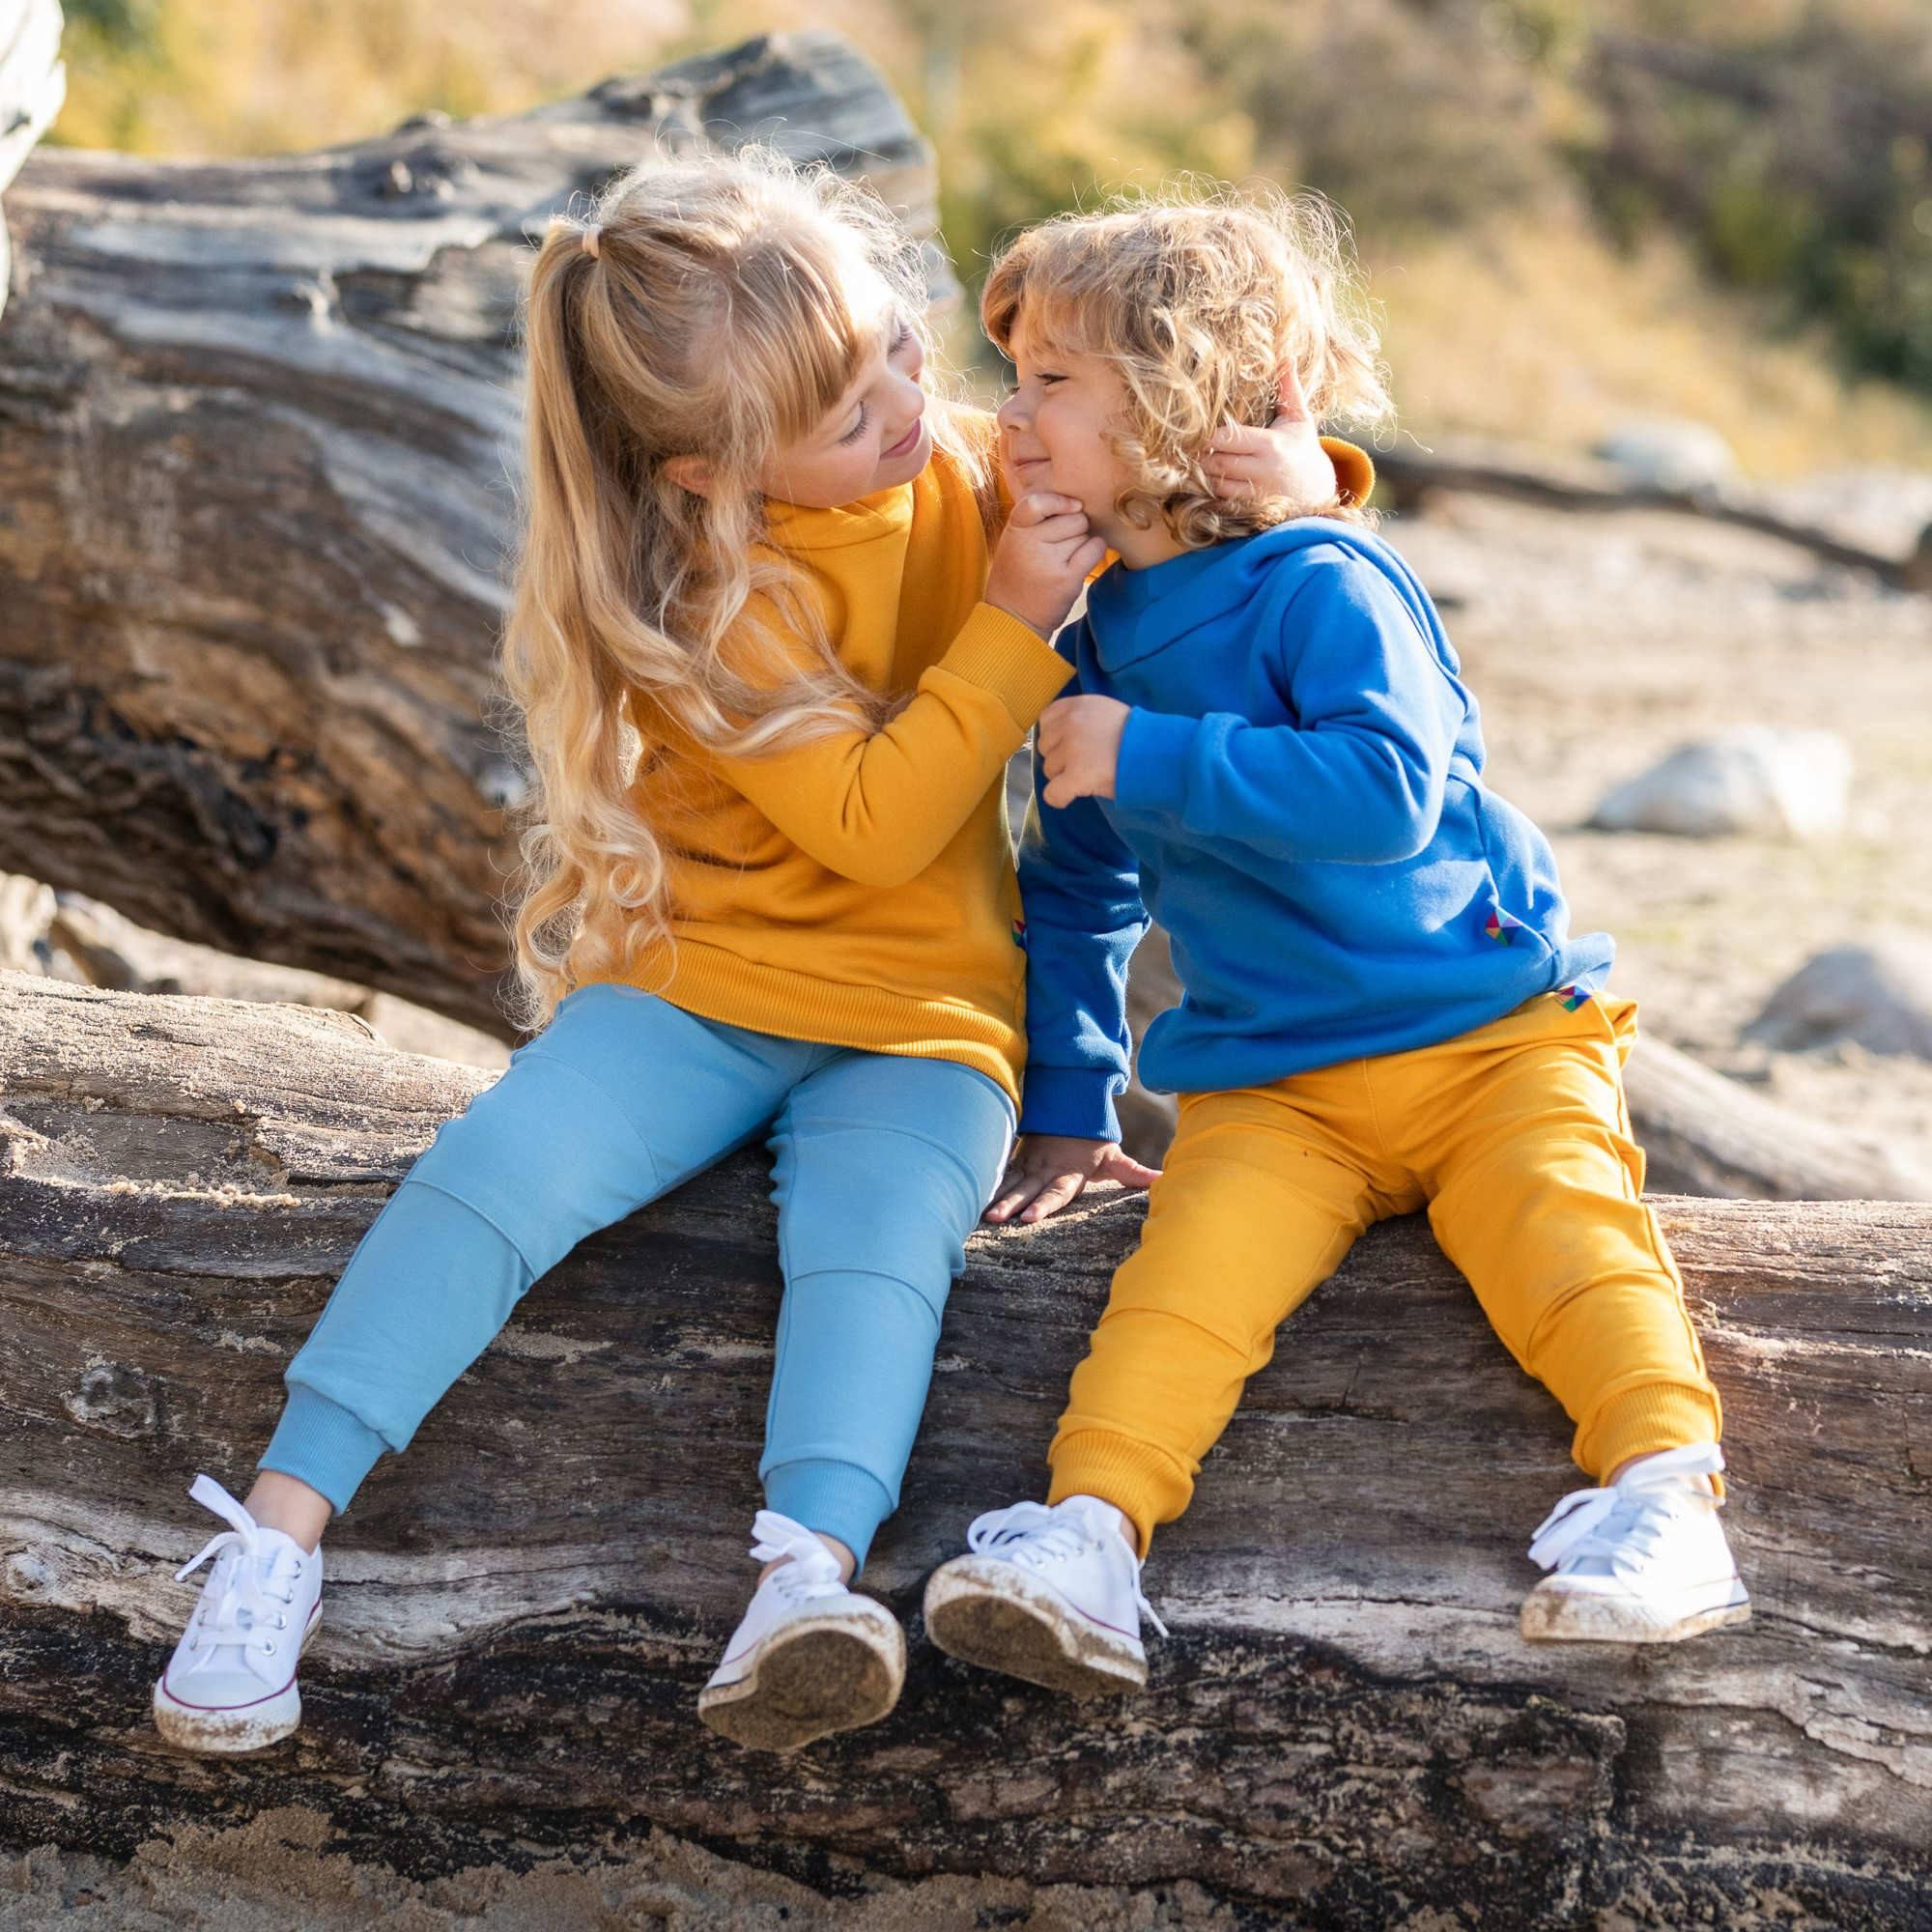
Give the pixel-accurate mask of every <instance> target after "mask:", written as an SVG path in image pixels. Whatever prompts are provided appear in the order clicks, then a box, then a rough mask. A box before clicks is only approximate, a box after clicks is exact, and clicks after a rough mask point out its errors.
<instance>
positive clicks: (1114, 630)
mask: <svg viewBox="0 0 1932 1932" xmlns="http://www.w3.org/2000/svg"><path fill="white" fill-rule="evenodd" d="M1321 547H1326V548H1328V549H1333V550H1341V551H1346V552H1347V553H1348V554H1350V556H1354V557H1358V558H1360V559H1361V561H1362V562H1364V563H1367V564H1371V565H1373V566H1374V568H1375V569H1377V570H1378V571H1379V572H1380V573H1381V574H1382V576H1383V577H1385V578H1386V579H1387V580H1388V582H1389V583H1390V585H1391V586H1392V587H1393V588H1394V590H1395V591H1396V593H1397V595H1398V596H1400V597H1401V598H1402V600H1403V602H1404V603H1405V604H1406V606H1407V607H1408V610H1409V612H1410V614H1411V615H1412V616H1413V617H1414V618H1415V621H1416V624H1417V626H1418V627H1419V628H1420V629H1421V631H1422V634H1423V636H1424V637H1426V638H1427V639H1429V641H1430V644H1431V646H1432V647H1433V648H1434V650H1435V656H1436V659H1437V661H1438V662H1439V663H1440V664H1441V666H1442V668H1443V669H1444V670H1446V671H1447V672H1448V673H1449V675H1450V676H1451V677H1459V676H1460V674H1461V671H1462V666H1461V664H1460V663H1459V662H1458V661H1457V657H1456V653H1455V650H1454V648H1453V647H1452V646H1451V644H1450V642H1449V639H1448V636H1447V634H1446V633H1445V632H1444V631H1443V629H1442V623H1441V619H1440V618H1438V617H1437V616H1436V614H1435V605H1434V604H1433V603H1431V602H1430V599H1429V595H1428V593H1427V592H1426V591H1425V590H1424V589H1423V587H1422V585H1421V584H1420V583H1419V582H1417V581H1416V578H1415V575H1414V573H1413V572H1412V571H1411V570H1410V569H1409V567H1408V565H1407V564H1406V563H1405V562H1404V561H1403V560H1402V558H1401V557H1400V556H1398V555H1397V554H1396V553H1395V552H1394V551H1392V550H1390V549H1389V547H1388V546H1387V545H1386V544H1385V543H1383V542H1381V541H1380V539H1379V538H1378V537H1376V536H1374V535H1372V534H1371V533H1370V532H1369V531H1368V530H1365V529H1364V528H1362V526H1360V525H1359V524H1350V523H1344V522H1342V521H1341V520H1340V519H1339V518H1335V517H1296V518H1295V519H1294V520H1293V522H1291V523H1286V524H1277V525H1275V526H1274V527H1273V528H1272V529H1267V530H1258V531H1257V532H1256V533H1255V534H1254V535H1253V536H1251V537H1234V538H1231V539H1230V540H1229V541H1228V542H1226V543H1218V544H1209V545H1208V548H1207V549H1205V550H1191V551H1187V552H1185V553H1183V554H1181V555H1179V556H1175V557H1170V558H1168V560H1167V561H1166V562H1165V563H1156V564H1153V565H1151V566H1150V567H1149V568H1148V569H1146V570H1129V569H1127V567H1126V566H1125V565H1124V564H1122V563H1118V562H1117V563H1115V564H1113V565H1112V566H1110V567H1109V568H1108V569H1107V570H1106V571H1105V572H1103V573H1102V574H1101V575H1100V576H1099V577H1098V578H1096V579H1095V580H1094V582H1093V584H1092V585H1090V586H1089V589H1088V592H1087V603H1088V609H1089V610H1090V611H1092V612H1093V614H1094V623H1093V626H1092V630H1093V635H1094V643H1095V645H1096V646H1097V648H1098V653H1099V658H1100V663H1101V665H1102V666H1103V667H1104V668H1106V669H1107V670H1108V671H1110V672H1112V671H1117V670H1120V669H1122V668H1124V667H1126V666H1127V665H1131V664H1137V663H1139V662H1140V661H1141V660H1142V659H1143V658H1148V657H1151V656H1152V655H1153V654H1154V653H1155V652H1156V651H1163V650H1167V649H1170V648H1171V647H1172V646H1174V645H1175V644H1179V643H1182V642H1184V641H1185V640H1186V639H1188V638H1189V637H1191V636H1193V635H1194V634H1195V633H1196V632H1199V631H1207V630H1219V629H1221V628H1222V627H1224V626H1225V625H1226V623H1227V622H1228V620H1229V618H1230V617H1232V616H1233V615H1235V614H1236V612H1238V611H1242V610H1243V609H1245V608H1247V607H1248V606H1250V605H1253V604H1255V603H1256V602H1257V600H1260V599H1267V600H1270V601H1273V600H1275V599H1278V598H1279V597H1280V596H1281V594H1282V589H1283V586H1284V585H1285V583H1287V582H1290V581H1292V578H1293V572H1292V571H1288V570H1284V568H1283V565H1284V563H1285V562H1286V561H1287V559H1288V558H1289V557H1291V556H1293V554H1295V553H1297V552H1301V551H1310V550H1315V549H1317V548H1321ZM1256 614H1257V615H1258V616H1259V615H1260V611H1257V613H1256Z"/></svg>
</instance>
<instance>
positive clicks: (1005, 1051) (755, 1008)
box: [616, 939, 1026, 1108]
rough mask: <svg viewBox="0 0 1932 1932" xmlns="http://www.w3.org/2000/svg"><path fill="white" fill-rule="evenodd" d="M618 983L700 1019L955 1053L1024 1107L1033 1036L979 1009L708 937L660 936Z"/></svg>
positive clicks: (885, 1049) (907, 1051) (940, 1054)
mask: <svg viewBox="0 0 1932 1932" xmlns="http://www.w3.org/2000/svg"><path fill="white" fill-rule="evenodd" d="M616 983H618V984H620V985H626V986H636V987H638V988H639V989H640V990H641V991H643V992H646V993H655V994H657V996H658V997H659V998H660V999H662V1000H668V1002H669V1003H670V1004H671V1005H672V1006H674V1007H681V1008H682V1009H684V1010H685V1011H686V1012H688V1013H696V1015H697V1017H698V1018H699V1019H704V1020H721V1021H723V1022H724V1024H725V1025H726V1026H736V1027H746V1028H749V1029H750V1030H751V1031H752V1032H753V1033H771V1034H779V1035H781V1036H782V1037H784V1038H786V1039H809V1040H814V1041H817V1042H819V1043H820V1044H822V1045H825V1046H854V1047H858V1048H860V1049H862V1050H863V1051H864V1052H867V1053H895V1054H898V1055H901V1056H902V1057H903V1058H905V1059H908V1060H953V1061H957V1062H958V1063H959V1065H962V1066H970V1067H971V1068H972V1069H973V1070H974V1072H976V1073H983V1074H984V1075H985V1076H986V1078H987V1079H988V1080H990V1081H991V1082H992V1083H993V1084H994V1086H996V1087H997V1088H999V1090H1000V1091H1001V1092H1002V1093H1003V1094H1006V1096H1007V1098H1008V1099H1009V1100H1010V1101H1011V1102H1012V1103H1013V1105H1014V1106H1015V1107H1016V1108H1017V1107H1018V1105H1019V1099H1020V1069H1021V1067H1022V1066H1023V1065H1025V1064H1026V1036H1025V1035H1024V1034H1023V1033H1021V1032H1020V1031H1019V1029H1018V1028H1017V1027H1012V1026H1008V1025H1006V1024H1004V1023H1003V1022H1001V1021H999V1020H997V1019H994V1018H993V1017H992V1016H991V1015H990V1014H988V1013H982V1012H980V1011H979V1010H978V1009H976V1008H973V1007H963V1006H953V1005H949V1004H944V1003H942V1002H939V1001H936V1000H914V999H908V998H907V997H906V996H905V995H904V994H902V993H889V992H885V991H882V990H881V989H880V988H878V987H876V986H839V985H835V984H833V983H832V981H830V980H814V979H812V978H810V976H809V975H807V974H803V973H800V972H797V971H796V970H794V969H793V968H790V967H785V966H761V965H756V964H754V963H753V962H752V961H751V960H747V959H741V958H739V957H738V955H737V954H736V953H735V952H725V950H724V949H723V948H722V947H718V946H707V945H705V944H704V943H703V941H701V940H696V939H679V940H678V941H677V943H676V945H675V947H672V946H671V945H670V944H669V943H668V942H665V941H660V942H659V943H658V944H657V945H656V946H652V947H649V948H647V949H646V950H645V951H644V952H643V953H642V955H641V956H640V957H639V960H638V963H637V964H636V966H635V967H633V968H632V970H631V972H630V973H628V974H627V975H625V976H624V978H623V979H621V980H618V981H617V982H616Z"/></svg>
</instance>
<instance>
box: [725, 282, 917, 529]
mask: <svg viewBox="0 0 1932 1932" xmlns="http://www.w3.org/2000/svg"><path fill="white" fill-rule="evenodd" d="M876 294H877V298H878V302H879V307H880V311H881V313H882V314H883V316H884V325H883V327H882V328H881V330H880V336H879V345H878V347H877V348H876V349H874V350H873V351H872V353H871V355H869V356H868V357H867V361H866V365H865V367H863V368H862V369H861V370H860V371H859V373H858V375H857V376H856V377H855V378H854V379H853V381H852V384H851V386H850V387H849V388H848V389H847V390H846V391H845V393H844V394H843V395H842V396H841V397H839V399H838V402H836V403H835V404H834V405H833V406H832V408H831V409H830V410H828V411H827V412H826V413H825V414H824V416H823V417H821V418H820V420H819V421H818V422H817V423H816V424H815V425H814V426H813V427H812V429H811V430H810V431H809V432H808V433H807V434H806V435H805V436H803V437H801V438H800V439H799V440H797V441H796V442H794V443H789V444H787V445H786V446H785V447H784V448H782V449H780V450H777V451H775V452H774V453H773V455H772V458H771V460H770V461H769V462H768V463H767V464H765V466H764V467H763V468H762V469H760V470H759V471H758V473H757V475H756V476H755V477H754V478H753V487H754V488H756V489H757V490H758V492H759V493H760V494H761V495H763V496H766V497H778V498H779V499H780V500H781V501H782V502H786V503H797V504H799V505H801V506H802V507H803V508H806V509H811V510H833V509H837V508H838V507H839V505H841V504H844V503H851V502H856V501H857V500H858V499H859V498H860V497H869V496H871V495H872V494H873V492H875V491H878V490H890V489H892V488H893V487H894V486H895V485H896V484H900V483H910V482H911V481H912V479H913V478H914V477H915V476H917V475H918V474H919V473H920V471H921V470H922V469H924V468H925V466H926V463H927V461H928V460H929V459H930V457H931V455H932V430H931V426H930V425H929V424H928V423H927V422H926V420H925V403H926V395H925V390H924V389H923V387H922V386H921V385H920V380H919V378H920V371H921V370H922V369H923V368H924V366H925V351H924V349H923V347H922V346H921V344H920V339H919V336H918V334H917V332H916V331H915V330H914V329H913V327H912V326H911V324H910V323H909V322H908V321H907V320H906V318H905V314H904V312H903V310H902V309H901V308H900V306H899V304H898V302H897V300H896V299H895V298H894V297H893V296H892V295H891V293H890V292H889V291H888V290H887V289H886V287H885V285H884V283H883V282H879V283H877V284H876Z"/></svg>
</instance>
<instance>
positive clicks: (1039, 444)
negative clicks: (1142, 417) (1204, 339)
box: [999, 309, 1134, 549]
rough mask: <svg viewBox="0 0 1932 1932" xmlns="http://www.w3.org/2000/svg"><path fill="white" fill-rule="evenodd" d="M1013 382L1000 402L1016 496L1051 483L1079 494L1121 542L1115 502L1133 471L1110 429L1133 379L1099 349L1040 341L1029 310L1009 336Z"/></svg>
mask: <svg viewBox="0 0 1932 1932" xmlns="http://www.w3.org/2000/svg"><path fill="white" fill-rule="evenodd" d="M1007 351H1008V354H1009V355H1010V356H1011V357H1012V363H1013V387H1012V389H1011V391H1010V392H1009V395H1008V397H1007V399H1006V401H1005V402H1004V403H1002V404H1001V405H1000V412H999V422H1000V462H1001V464H1002V466H1003V468H1004V469H1005V470H1006V472H1007V482H1008V484H1009V487H1010V488H1011V490H1012V493H1013V495H1014V496H1015V497H1024V496H1026V495H1027V494H1028V493H1029V492H1030V491H1039V490H1050V491H1053V492H1055V493H1056V494H1058V495H1060V496H1062V497H1078V498H1079V501H1080V506H1081V508H1082V509H1084V510H1085V511H1086V512H1087V521H1088V523H1089V524H1091V525H1092V526H1093V528H1094V533H1095V534H1096V535H1098V536H1102V537H1105V538H1107V539H1108V541H1109V542H1110V543H1112V544H1113V546H1114V548H1116V549H1118V548H1119V547H1120V546H1119V545H1118V543H1114V535H1115V533H1114V530H1113V526H1114V525H1115V524H1117V523H1118V522H1119V521H1120V519H1119V517H1118V515H1117V513H1116V511H1115V509H1114V503H1115V500H1116V499H1117V498H1118V497H1119V496H1120V495H1121V493H1122V491H1123V490H1125V489H1127V488H1128V487H1129V486H1130V485H1131V483H1132V482H1133V480H1134V479H1133V477H1132V475H1131V474H1130V473H1129V472H1128V470H1127V468H1126V466H1125V465H1124V464H1122V461H1121V459H1120V458H1119V457H1118V456H1116V455H1115V454H1114V450H1113V446H1112V444H1111V443H1110V442H1109V441H1108V440H1107V432H1108V430H1109V429H1110V428H1113V427H1116V426H1118V424H1119V423H1120V421H1121V419H1122V415H1123V414H1124V412H1125V410H1126V404H1127V389H1126V384H1124V383H1122V381H1121V378H1120V376H1119V375H1118V374H1117V373H1116V371H1115V370H1114V368H1113V367H1112V365H1111V364H1109V363H1107V362H1105V361H1103V360H1102V359H1101V358H1100V357H1099V356H1097V355H1068V354H1066V353H1065V352H1064V351H1062V350H1059V349H1056V348H1055V347H1054V346H1053V345H1052V344H1051V343H1050V342H1045V341H1037V340H1036V339H1035V337H1034V335H1033V332H1032V331H1031V330H1030V329H1029V328H1028V327H1027V322H1026V312H1025V310H1024V309H1022V310H1021V312H1020V314H1019V317H1018V319H1017V320H1016V321H1015V323H1014V325H1013V327H1012V332H1011V334H1010V335H1009V337H1008V340H1007Z"/></svg>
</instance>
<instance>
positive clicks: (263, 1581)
mask: <svg viewBox="0 0 1932 1932" xmlns="http://www.w3.org/2000/svg"><path fill="white" fill-rule="evenodd" d="M188 1494H189V1495H190V1496H192V1497H193V1498H194V1500H195V1501H196V1502H198V1503H201V1504H203V1505H205V1506H206V1507H207V1508H209V1509H212V1510H213V1512H214V1513H215V1515H216V1516H219V1517H225V1518H226V1519H227V1520H228V1521H229V1522H230V1523H231V1524H232V1525H233V1527H232V1528H229V1529H224V1530H221V1531H220V1532H218V1533H217V1534H216V1535H214V1536H212V1537H210V1538H209V1540H208V1542H207V1543H206V1544H204V1545H203V1546H202V1548H201V1549H200V1551H199V1552H198V1553H197V1554H196V1556H195V1557H194V1559H193V1560H192V1561H191V1562H188V1563H185V1564H183V1565H182V1567H181V1568H180V1569H179V1570H177V1571H176V1572H175V1581H176V1582H177V1583H185V1582H186V1581H187V1579H188V1578H189V1577H191V1576H193V1574H194V1573H195V1572H196V1571H197V1570H199V1569H200V1568H201V1566H202V1565H203V1564H204V1563H206V1562H207V1561H208V1560H209V1558H210V1557H211V1556H212V1557H213V1558H215V1566H214V1570H213V1575H212V1577H211V1581H213V1580H215V1579H219V1584H220V1587H219V1588H218V1589H217V1590H213V1591H210V1592H208V1593H207V1594H205V1595H204V1596H203V1598H202V1601H201V1605H200V1607H199V1608H197V1610H196V1611H195V1622H196V1624H197V1626H198V1628H197V1631H196V1634H195V1635H194V1637H193V1638H192V1639H191V1640H190V1647H191V1648H193V1649H195V1650H200V1649H202V1648H204V1647H205V1646H209V1647H213V1648H216V1649H219V1648H221V1647H222V1646H224V1645H239V1646H240V1647H241V1649H243V1650H244V1651H245V1650H248V1649H251V1648H252V1649H258V1650H261V1651H263V1652H264V1653H266V1654H267V1655H269V1656H271V1657H272V1656H273V1655H274V1651H275V1638H274V1634H275V1632H276V1631H278V1630H285V1629H286V1628H287V1627H288V1619H287V1617H286V1616H285V1615H283V1614H282V1612H281V1611H278V1610H276V1609H274V1608H273V1607H272V1605H276V1604H280V1605H283V1606H284V1607H285V1608H286V1606H287V1605H291V1604H293V1603H294V1602H295V1590H294V1587H293V1586H294V1583H295V1581H296V1579H297V1578H298V1577H299V1576H300V1575H301V1564H300V1562H299V1560H297V1561H295V1562H293V1563H284V1562H282V1561H281V1560H280V1559H281V1558H282V1556H283V1554H284V1548H285V1547H284V1546H280V1545H277V1546H275V1547H273V1548H270V1547H269V1546H268V1545H267V1544H266V1543H265V1542H264V1540H263V1537H262V1527H261V1525H260V1524H259V1523H258V1522H256V1520H255V1519H254V1518H253V1517H251V1516H250V1515H249V1514H248V1512H247V1511H246V1510H245V1509H243V1508H242V1507H241V1504H240V1503H238V1502H237V1501H236V1500H235V1498H234V1497H233V1496H231V1495H230V1494H229V1493H228V1492H227V1491H226V1490H224V1489H223V1488H222V1487H221V1485H220V1484H219V1483H217V1482H216V1481H215V1480H214V1478H213V1476H208V1475H200V1476H197V1477H196V1478H195V1479H194V1483H193V1485H192V1487H190V1489H189V1490H188ZM230 1557H232V1558H233V1559H234V1560H233V1561H232V1562H228V1565H227V1569H226V1571H225V1572H224V1570H223V1568H222V1565H223V1562H224V1560H226V1559H228V1558H230ZM277 1585H281V1586H283V1587H281V1588H277V1587H276V1586H277ZM211 1599H212V1600H213V1601H212V1602H211Z"/></svg>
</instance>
